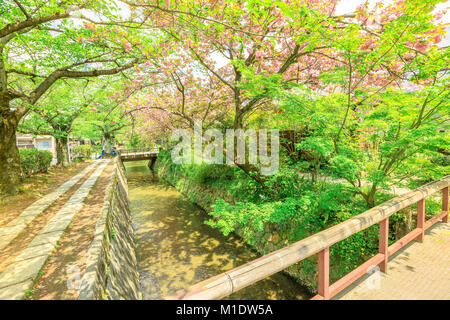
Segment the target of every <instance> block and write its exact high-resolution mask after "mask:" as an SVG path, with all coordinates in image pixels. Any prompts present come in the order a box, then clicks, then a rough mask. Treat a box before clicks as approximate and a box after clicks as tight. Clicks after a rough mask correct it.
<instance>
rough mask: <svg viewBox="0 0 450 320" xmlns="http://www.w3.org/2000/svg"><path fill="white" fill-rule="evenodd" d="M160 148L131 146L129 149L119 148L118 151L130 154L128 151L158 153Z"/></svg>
mask: <svg viewBox="0 0 450 320" xmlns="http://www.w3.org/2000/svg"><path fill="white" fill-rule="evenodd" d="M158 151H159V150H158V148H153V149H152V148H129V149H117V153H118V154H119V155H121V154H128V153H158Z"/></svg>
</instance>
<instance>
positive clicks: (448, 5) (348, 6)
mask: <svg viewBox="0 0 450 320" xmlns="http://www.w3.org/2000/svg"><path fill="white" fill-rule="evenodd" d="M113 1H114V2H115V3H116V4H117V6H118V7H119V10H120V11H121V14H122V15H123V16H124V17H129V10H128V8H127V6H126V5H125V4H124V3H122V2H120V1H118V0H113ZM367 1H368V2H369V8H373V6H374V5H375V3H377V2H379V1H380V0H367ZM365 2H366V0H341V1H339V3H338V5H337V7H336V13H335V14H336V15H341V14H346V13H352V12H355V11H356V7H357V6H358V5H360V4H363V3H365ZM383 2H384V3H392V2H393V0H385V1H383ZM443 9H447V13H446V14H445V16H444V18H443V21H444V23H447V24H450V0H448V1H446V2H441V3H440V4H438V5H437V6H436V10H437V11H438V10H443ZM446 31H447V34H446V37H445V38H444V39H443V40H442V41H441V42H440V43H439V46H440V47H446V46H449V45H450V25H449V26H447V28H446Z"/></svg>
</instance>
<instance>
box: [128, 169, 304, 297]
mask: <svg viewBox="0 0 450 320" xmlns="http://www.w3.org/2000/svg"><path fill="white" fill-rule="evenodd" d="M125 167H126V171H127V177H128V189H129V196H130V209H131V215H132V222H133V229H134V232H135V239H136V255H137V260H138V270H139V275H140V281H141V288H142V291H143V295H144V299H161V298H163V297H164V296H166V295H168V294H169V293H173V292H174V291H177V290H179V289H183V288H186V287H188V286H190V285H193V284H195V283H197V282H200V281H202V280H205V279H207V278H209V277H212V276H215V275H217V274H219V273H222V272H224V271H227V270H230V269H232V268H234V267H237V266H240V265H242V264H244V263H246V262H249V261H251V260H253V259H255V258H257V257H258V255H257V254H256V253H255V252H254V251H252V250H251V249H250V247H249V246H248V245H247V244H245V243H244V242H243V241H242V240H240V239H239V238H238V237H235V236H232V235H231V236H228V237H225V236H224V235H222V234H221V233H220V232H219V231H218V230H217V229H213V228H211V227H209V226H207V225H205V224H204V221H205V220H206V219H208V215H207V214H206V213H205V212H204V211H203V210H201V209H200V208H198V207H197V206H195V205H194V204H192V203H191V202H190V201H189V200H188V199H187V198H186V197H184V196H183V195H181V194H180V193H179V192H178V191H177V190H176V189H175V188H173V187H172V186H169V185H167V184H165V183H163V182H161V181H157V179H155V178H153V176H152V174H151V172H150V170H149V169H148V167H147V163H146V161H137V162H126V163H125ZM309 297H310V295H309V294H308V292H307V291H306V290H305V289H304V288H302V287H301V286H300V285H299V284H298V283H297V282H295V281H294V280H293V279H291V278H289V277H288V276H286V275H283V274H281V273H277V274H275V275H273V276H272V277H270V278H267V279H265V280H262V281H259V282H258V283H256V284H254V285H252V286H250V287H247V288H245V289H243V290H240V291H239V292H237V293H235V294H233V295H231V296H229V297H227V299H240V300H246V299H254V300H257V299H279V300H288V299H307V298H309Z"/></svg>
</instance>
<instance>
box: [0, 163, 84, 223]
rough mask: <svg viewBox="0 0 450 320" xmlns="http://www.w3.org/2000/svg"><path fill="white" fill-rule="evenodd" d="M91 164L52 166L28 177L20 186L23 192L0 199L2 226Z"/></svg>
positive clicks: (0, 221) (0, 220)
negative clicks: (43, 171)
mask: <svg viewBox="0 0 450 320" xmlns="http://www.w3.org/2000/svg"><path fill="white" fill-rule="evenodd" d="M90 164H91V162H82V163H77V164H74V165H72V166H70V167H68V168H60V167H52V168H50V169H49V170H48V173H40V174H36V175H33V176H31V177H29V178H26V180H25V181H24V182H23V183H22V185H21V186H20V188H21V190H22V192H20V193H19V194H17V195H15V196H8V197H4V198H2V199H0V227H3V226H5V225H6V224H8V223H9V222H10V221H12V220H14V219H15V218H17V217H18V216H19V215H20V214H21V213H22V211H23V210H25V209H26V208H27V207H28V206H29V205H31V204H32V203H33V202H35V201H36V200H38V199H39V198H42V197H43V196H45V195H46V194H49V193H50V192H52V191H53V190H54V189H55V186H59V185H61V184H63V183H64V182H65V181H67V180H69V179H71V178H72V177H73V176H75V175H76V174H78V173H79V172H80V171H81V170H83V169H84V168H86V167H87V166H88V165H90Z"/></svg>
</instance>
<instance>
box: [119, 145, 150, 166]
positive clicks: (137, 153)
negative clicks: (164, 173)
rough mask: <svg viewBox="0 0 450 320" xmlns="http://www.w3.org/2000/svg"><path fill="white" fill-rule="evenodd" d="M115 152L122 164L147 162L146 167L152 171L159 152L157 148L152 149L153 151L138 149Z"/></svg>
mask: <svg viewBox="0 0 450 320" xmlns="http://www.w3.org/2000/svg"><path fill="white" fill-rule="evenodd" d="M117 152H118V155H119V156H120V158H121V160H122V161H123V162H126V161H141V160H149V161H148V167H149V168H150V170H152V171H153V168H154V166H155V163H156V158H157V157H158V153H159V150H158V149H157V148H154V149H153V150H149V149H143V148H139V149H118V150H117Z"/></svg>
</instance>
